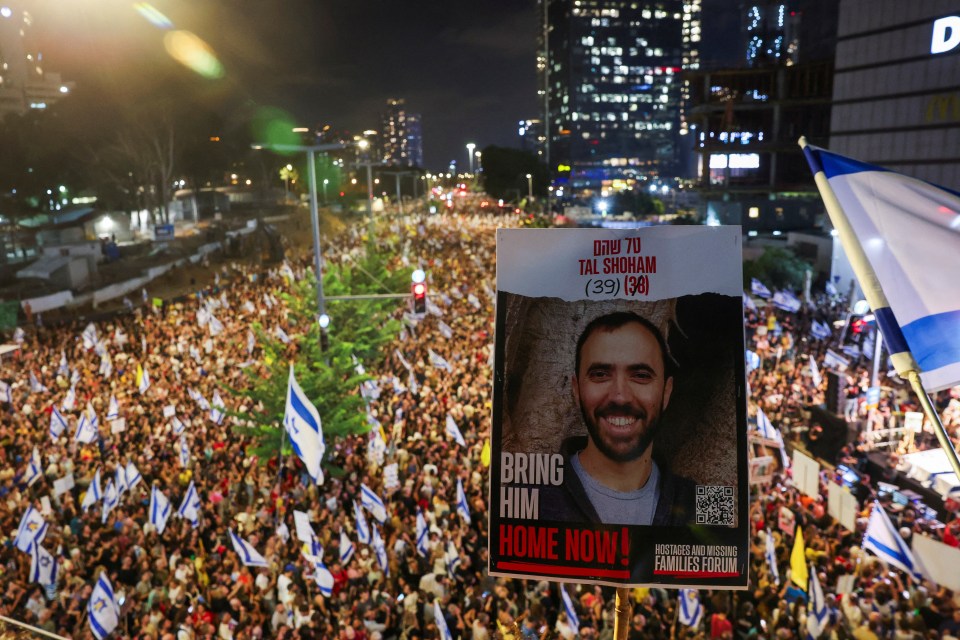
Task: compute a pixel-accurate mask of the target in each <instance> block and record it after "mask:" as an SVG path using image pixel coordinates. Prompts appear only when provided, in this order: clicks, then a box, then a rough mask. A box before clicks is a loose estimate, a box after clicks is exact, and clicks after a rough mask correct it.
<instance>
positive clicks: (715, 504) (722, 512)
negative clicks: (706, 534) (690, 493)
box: [697, 485, 734, 527]
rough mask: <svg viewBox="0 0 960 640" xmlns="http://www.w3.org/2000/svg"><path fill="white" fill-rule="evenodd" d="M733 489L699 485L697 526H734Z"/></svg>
mask: <svg viewBox="0 0 960 640" xmlns="http://www.w3.org/2000/svg"><path fill="white" fill-rule="evenodd" d="M733 517H734V508H733V487H721V486H701V485H697V524H714V525H720V526H724V527H732V526H733Z"/></svg>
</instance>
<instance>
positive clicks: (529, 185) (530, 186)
mask: <svg viewBox="0 0 960 640" xmlns="http://www.w3.org/2000/svg"><path fill="white" fill-rule="evenodd" d="M514 184H516V183H514ZM532 201H533V175H532V174H529V173H528V174H527V203H528V204H529V203H530V202H532Z"/></svg>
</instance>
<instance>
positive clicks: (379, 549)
mask: <svg viewBox="0 0 960 640" xmlns="http://www.w3.org/2000/svg"><path fill="white" fill-rule="evenodd" d="M370 546H372V547H373V553H374V555H375V556H377V563H378V564H379V565H380V568H381V569H383V575H385V576H389V575H390V565H389V564H388V563H387V548H386V546H384V544H383V538H381V537H380V532H379V531H378V530H377V528H376V527H373V541H372V542H371V543H370Z"/></svg>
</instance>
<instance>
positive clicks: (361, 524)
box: [353, 502, 370, 544]
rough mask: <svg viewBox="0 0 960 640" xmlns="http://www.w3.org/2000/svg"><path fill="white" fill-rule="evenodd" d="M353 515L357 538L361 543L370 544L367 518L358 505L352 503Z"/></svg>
mask: <svg viewBox="0 0 960 640" xmlns="http://www.w3.org/2000/svg"><path fill="white" fill-rule="evenodd" d="M353 516H354V518H355V519H356V521H357V540H359V541H360V542H362V543H363V544H370V527H369V526H368V525H367V519H366V518H365V517H364V515H363V511H362V510H361V509H360V505H358V504H357V503H356V502H354V503H353Z"/></svg>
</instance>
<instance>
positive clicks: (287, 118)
mask: <svg viewBox="0 0 960 640" xmlns="http://www.w3.org/2000/svg"><path fill="white" fill-rule="evenodd" d="M295 125H296V123H295V121H294V119H293V117H292V116H291V115H290V114H288V113H287V112H286V111H284V110H283V109H277V108H276V107H262V108H260V109H258V110H257V113H256V115H255V116H254V118H253V125H252V127H253V139H254V140H256V141H257V142H262V143H265V144H267V145H277V144H286V145H296V144H300V143H301V140H300V136H299V135H297V134H296V133H294V132H293V128H294V126H295Z"/></svg>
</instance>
